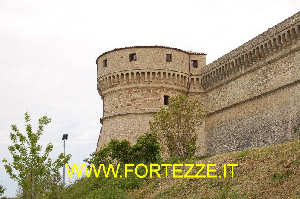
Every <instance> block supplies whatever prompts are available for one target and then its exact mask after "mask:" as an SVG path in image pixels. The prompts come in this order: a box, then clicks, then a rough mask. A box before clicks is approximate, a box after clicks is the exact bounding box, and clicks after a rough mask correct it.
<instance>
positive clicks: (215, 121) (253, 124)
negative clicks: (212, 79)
mask: <svg viewBox="0 0 300 199" xmlns="http://www.w3.org/2000/svg"><path fill="white" fill-rule="evenodd" d="M299 44H300V42H299V40H296V41H295V42H294V43H293V44H292V45H290V46H286V47H284V48H282V49H280V51H278V52H277V53H275V54H273V55H272V56H269V57H267V58H266V59H262V60H260V61H257V62H256V63H255V65H253V66H252V67H253V68H254V70H251V71H248V72H246V73H244V74H243V75H241V76H239V77H237V78H236V79H234V81H229V82H228V83H226V84H223V85H220V86H217V87H214V88H212V89H211V90H209V91H208V92H207V94H206V96H207V98H206V99H205V100H204V103H205V106H206V107H207V108H208V111H209V112H210V113H209V116H208V118H207V120H206V123H205V124H206V126H205V130H204V131H205V133H204V134H205V135H204V136H205V143H206V147H205V150H206V152H205V153H208V154H215V153H223V152H228V151H237V150H242V149H245V148H252V147H256V146H263V145H269V144H275V143H280V142H284V141H287V140H291V139H295V138H296V137H299V135H300V133H299V129H300V128H299V127H300V100H299V99H300V47H299V46H300V45H299Z"/></svg>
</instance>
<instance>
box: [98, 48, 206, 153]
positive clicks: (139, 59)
mask: <svg viewBox="0 0 300 199" xmlns="http://www.w3.org/2000/svg"><path fill="white" fill-rule="evenodd" d="M96 64H97V88H98V92H99V94H100V96H101V98H102V100H103V117H102V118H101V119H100V122H101V124H102V128H101V132H100V135H99V139H98V144H97V150H98V149H99V147H101V146H103V145H104V144H106V143H108V142H109V141H110V140H111V139H114V138H116V139H127V140H129V141H130V142H131V143H135V141H136V139H137V137H138V136H140V135H141V134H143V133H145V132H146V131H147V130H148V129H149V120H151V119H152V116H153V114H154V113H155V112H157V111H158V110H159V109H160V108H161V107H162V106H165V105H167V104H168V99H169V97H171V96H175V95H179V94H183V95H187V94H188V92H189V88H190V85H191V75H199V71H200V70H199V69H200V68H201V67H202V66H204V65H205V54H203V53H195V52H188V51H183V50H180V49H176V48H170V47H163V46H135V47H126V48H118V49H114V50H111V51H108V52H105V53H103V54H102V55H100V56H99V57H98V58H97V61H96Z"/></svg>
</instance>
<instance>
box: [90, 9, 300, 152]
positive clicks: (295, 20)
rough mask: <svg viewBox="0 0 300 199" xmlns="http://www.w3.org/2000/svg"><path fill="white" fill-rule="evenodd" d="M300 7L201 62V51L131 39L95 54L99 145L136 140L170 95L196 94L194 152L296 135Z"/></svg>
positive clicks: (299, 129)
mask: <svg viewBox="0 0 300 199" xmlns="http://www.w3.org/2000/svg"><path fill="white" fill-rule="evenodd" d="M299 51H300V12H298V13H296V14H295V15H293V16H291V17H290V18H288V19H286V20H284V21H283V22H281V23H279V24H277V25H276V26H274V27H272V28H270V29H268V30H267V31H265V32H263V33H262V34H260V35H258V36H257V37H255V38H253V39H252V40H249V41H248V42H246V43H245V44H243V45H241V46H240V47H238V48H236V49H234V50H232V51H231V52H229V53H227V54H225V55H224V56H222V57H220V58H219V59H217V60H216V61H214V62H212V63H210V64H206V54H204V53H196V52H190V51H184V50H180V49H177V48H171V47H165V46H132V47H125V48H117V49H114V50H111V51H108V52H105V53H103V54H101V55H100V56H99V57H98V58H97V60H96V63H97V87H98V92H99V94H100V96H101V98H102V99H103V117H102V118H101V119H100V121H101V123H102V128H101V135H100V136H99V140H98V145H97V146H98V148H99V147H101V146H103V145H104V144H106V143H107V142H109V140H111V139H113V138H118V139H127V140H129V141H130V142H131V143H134V142H135V141H136V139H137V137H138V136H140V135H141V134H142V133H144V132H146V131H147V130H148V129H149V121H150V120H151V119H152V117H153V114H154V113H156V112H157V111H158V110H159V109H160V108H161V107H163V106H167V105H168V100H169V97H172V96H176V95H186V96H188V97H189V98H197V99H199V100H200V101H201V102H202V103H203V104H204V107H205V109H206V111H207V112H208V115H207V117H206V120H205V123H204V125H202V126H199V127H197V136H198V139H197V154H198V155H205V154H215V153H222V152H228V151H236V150H242V149H246V148H251V147H256V146H263V145H268V144H274V143H280V142H283V141H287V140H291V139H295V138H297V137H300V108H299V107H300V100H299V99H300V52H299Z"/></svg>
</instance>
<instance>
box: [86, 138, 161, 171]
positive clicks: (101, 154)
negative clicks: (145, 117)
mask: <svg viewBox="0 0 300 199" xmlns="http://www.w3.org/2000/svg"><path fill="white" fill-rule="evenodd" d="M84 161H85V162H87V163H88V164H94V165H95V166H98V165H100V164H110V163H122V164H127V163H154V162H158V161H160V146H159V143H158V140H157V137H156V136H155V135H153V134H151V133H146V134H144V135H142V136H140V137H139V138H138V139H137V142H136V144H134V145H133V146H131V145H130V143H129V142H128V141H127V140H122V141H119V140H116V139H114V140H111V141H110V142H109V143H108V144H107V145H106V146H104V147H102V148H101V149H100V150H99V151H97V152H94V153H92V154H91V155H90V158H88V159H85V160H84Z"/></svg>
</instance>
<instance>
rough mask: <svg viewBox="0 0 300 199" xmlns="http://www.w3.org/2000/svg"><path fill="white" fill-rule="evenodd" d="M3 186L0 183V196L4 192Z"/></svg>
mask: <svg viewBox="0 0 300 199" xmlns="http://www.w3.org/2000/svg"><path fill="white" fill-rule="evenodd" d="M4 191H5V189H4V187H3V186H2V185H0V196H2V195H3V194H4Z"/></svg>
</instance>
